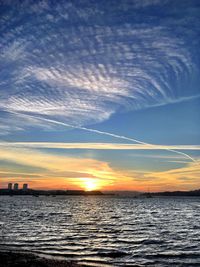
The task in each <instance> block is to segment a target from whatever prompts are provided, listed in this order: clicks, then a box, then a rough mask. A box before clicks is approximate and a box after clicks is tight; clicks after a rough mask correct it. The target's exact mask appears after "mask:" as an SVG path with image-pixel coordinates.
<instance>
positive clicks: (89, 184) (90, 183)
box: [83, 178, 99, 191]
mask: <svg viewBox="0 0 200 267" xmlns="http://www.w3.org/2000/svg"><path fill="white" fill-rule="evenodd" d="M83 186H84V188H85V190H86V191H92V190H96V189H97V188H98V186H99V185H98V181H96V180H93V179H90V178H86V179H84V184H83Z"/></svg>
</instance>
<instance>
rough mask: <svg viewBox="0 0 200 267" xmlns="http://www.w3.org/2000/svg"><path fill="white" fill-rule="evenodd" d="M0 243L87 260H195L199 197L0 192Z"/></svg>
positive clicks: (199, 261)
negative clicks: (144, 197)
mask: <svg viewBox="0 0 200 267" xmlns="http://www.w3.org/2000/svg"><path fill="white" fill-rule="evenodd" d="M0 229H1V235H0V248H4V249H5V248H9V249H10V248H14V249H18V250H28V251H32V252H36V253H39V254H43V255H48V256H54V257H64V258H66V259H68V260H72V259H73V260H79V261H80V262H81V263H84V264H87V265H90V266H155V267H157V266H160V267H163V266H187V267H188V266H200V199H198V198H174V199H171V198H152V199H134V198H120V197H106V196H105V197H102V196H100V197H96V196H91V197H84V196H80V197H79V196H73V197H70V196H65V197H41V196H40V197H38V198H36V197H31V196H25V197H19V196H14V197H9V196H1V197H0Z"/></svg>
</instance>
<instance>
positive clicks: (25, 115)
mask: <svg viewBox="0 0 200 267" xmlns="http://www.w3.org/2000/svg"><path fill="white" fill-rule="evenodd" d="M6 111H7V112H9V113H13V114H15V115H21V116H24V117H31V118H33V119H38V120H41V121H46V122H50V123H53V124H58V125H62V126H66V127H70V128H73V129H79V130H83V131H87V132H92V133H97V134H101V135H107V136H111V137H114V138H118V139H123V140H128V141H131V142H135V143H138V144H142V145H147V146H152V147H158V148H159V145H155V144H150V143H146V142H143V141H140V140H137V139H134V138H130V137H126V136H123V135H117V134H114V133H109V132H104V131H99V130H95V129H92V128H87V127H83V126H75V125H72V124H68V123H65V122H61V121H57V120H52V119H46V118H41V117H38V116H33V115H30V114H24V113H21V112H15V111H10V110H6ZM163 150H167V151H170V152H173V153H176V154H179V155H182V156H184V157H186V158H188V159H190V160H192V161H193V162H196V160H195V159H193V158H192V157H191V156H189V155H188V154H186V153H183V152H180V151H177V150H174V149H170V148H163Z"/></svg>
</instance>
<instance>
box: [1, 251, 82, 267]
mask: <svg viewBox="0 0 200 267" xmlns="http://www.w3.org/2000/svg"><path fill="white" fill-rule="evenodd" d="M0 259H1V267H19V266H20V267H81V265H80V264H78V263H77V262H75V261H67V260H58V259H48V258H46V257H42V256H38V255H36V254H34V253H31V252H14V251H10V250H9V251H7V250H5V251H2V250H0Z"/></svg>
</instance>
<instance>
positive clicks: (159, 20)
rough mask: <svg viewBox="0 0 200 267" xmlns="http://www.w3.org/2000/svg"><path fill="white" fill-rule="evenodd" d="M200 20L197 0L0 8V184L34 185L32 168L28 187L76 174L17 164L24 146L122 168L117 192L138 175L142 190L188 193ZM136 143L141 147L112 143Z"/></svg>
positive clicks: (198, 98)
mask: <svg viewBox="0 0 200 267" xmlns="http://www.w3.org/2000/svg"><path fill="white" fill-rule="evenodd" d="M199 13H200V3H199V1H197V0H196V1H194V0H190V1H189V0H187V1H186V0H176V1H172V0H163V1H160V0H132V1H131V0H127V1H125V0H122V1H111V0H107V1H103V0H102V1H91V0H86V1H15V2H14V4H13V2H12V1H0V33H1V34H0V50H1V53H0V88H1V93H0V138H1V150H2V151H1V155H2V156H1V158H0V166H1V169H2V171H1V176H2V177H3V178H2V179H3V185H5V183H6V182H7V180H8V177H9V179H10V181H15V180H16V181H17V180H20V181H23V178H22V177H27V179H30V182H33V181H34V179H35V181H36V180H37V175H38V172H40V174H39V175H40V180H38V186H39V184H40V182H41V181H42V179H43V178H44V181H45V182H46V183H48V181H49V179H51V178H50V176H53V177H54V178H56V177H58V179H60V181H61V180H62V179H63V177H66V179H67V178H69V179H68V181H71V180H70V179H71V178H73V179H76V178H77V179H79V178H80V177H79V175H78V174H77V175H71V173H72V172H71V171H70V172H67V171H66V173H65V174H63V170H50V169H48V166H49V165H48V166H46V165H45V166H41V165H40V164H38V163H36V162H35V163H34V164H33V165H34V166H32V165H31V164H30V163H28V162H26V161H25V160H19V159H18V158H17V157H16V155H17V154H20V155H21V157H22V158H24V157H25V155H26V153H28V151H29V153H32V154H34V153H36V154H37V153H40V154H39V155H38V154H37V155H35V158H36V157H37V156H38V158H39V157H40V156H41V157H43V158H44V161H45V158H46V160H47V158H48V159H49V161H51V160H52V161H53V158H51V159H50V156H52V157H57V159H58V161H59V160H60V159H64V158H65V160H69V159H72V158H73V160H74V161H75V160H76V159H77V160H83V161H84V160H88V162H89V163H88V164H90V160H91V161H92V160H93V161H92V163H91V164H93V163H94V162H95V164H97V163H98V162H99V165H100V166H101V164H102V166H105V165H106V166H107V167H106V168H108V169H109V170H108V172H109V171H111V169H112V175H111V176H112V177H114V176H115V175H114V173H116V172H118V171H119V170H120V174H121V177H123V176H125V178H119V179H118V180H117V181H116V183H117V184H118V187H116V188H118V189H120V182H121V184H122V188H125V187H127V186H128V184H129V183H130V184H132V183H133V185H132V187H131V189H134V187H135V188H137V189H143V188H144V187H145V186H146V184H147V180H148V181H151V184H152V188H153V189H152V190H157V188H158V189H165V188H167V189H168V188H169V189H173V188H180V189H185V188H195V187H198V186H199V181H198V179H197V176H198V174H199V169H198V161H199V156H200V152H199V140H200V126H199V125H200V123H199V118H200V112H199V104H200V87H199V84H200V73H199V72H200V71H199V70H200V55H199V46H200V37H199V36H200V18H199ZM67 125H68V126H67ZM70 126H72V127H70ZM93 129H95V130H98V131H99V132H94V131H93ZM106 133H111V134H113V136H111V135H108V134H106ZM114 135H115V136H114ZM120 136H123V137H125V138H121V137H120ZM126 138H132V139H134V140H136V142H134V140H128V139H126ZM137 140H139V141H141V142H144V143H145V144H146V147H145V148H144V147H139V146H138V147H132V148H131V149H130V147H129V149H127V148H124V147H123V148H122V147H120V146H119V145H120V144H121V143H123V144H135V145H136V144H138V142H137ZM5 142H6V144H5ZM16 142H20V143H21V144H20V143H19V144H16ZM38 142H40V143H41V145H38ZM55 142H56V143H58V142H59V143H60V145H59V147H58V146H56V145H55ZM22 143H23V144H22ZM44 143H48V146H47V144H46V145H45V147H44ZM66 143H67V144H68V146H69V144H71V143H73V144H76V145H74V147H66ZM83 143H85V144H87V146H86V145H85V147H84V146H83ZM99 143H101V144H102V145H101V148H100V147H99ZM105 143H109V144H110V146H109V148H108V147H106V149H105ZM61 144H62V145H61ZM78 144H79V145H78ZM88 144H89V145H88ZM114 145H115V147H114ZM140 145H142V144H141V143H140ZM143 145H144V144H143ZM153 145H160V146H163V147H159V148H158V147H157V148H156V146H153ZM61 146H62V147H61ZM78 146H79V147H78ZM97 146H98V148H97ZM164 146H165V147H164ZM172 146H173V147H172ZM186 146H187V147H186ZM150 148H151V149H150ZM166 149H174V150H176V151H179V152H180V151H181V152H183V153H185V154H187V155H189V157H192V159H193V160H190V158H189V157H187V155H186V156H184V155H183V154H180V153H176V152H173V151H167V150H166ZM8 152H9V153H8ZM12 153H13V154H12ZM8 154H9V155H8ZM11 154H12V155H11ZM6 155H7V156H6ZM33 158H34V157H33ZM57 159H55V161H56V160H57ZM81 164H82V163H80V162H79V163H77V166H82V165H81ZM192 164H193V165H192ZM97 165H98V164H97ZM95 166H96V165H95ZM35 168H38V169H37V170H38V172H37V173H36V172H34V170H35ZM41 168H42V170H46V171H41ZM81 168H83V167H81ZM88 168H89V165H88ZM187 168H189V174H188V177H186V178H187V179H189V180H187V183H186V182H185V181H186V180H185V175H186V174H185V173H186V172H187ZM33 169H34V170H33ZM89 169H90V168H89ZM97 169H98V168H97ZM181 170H182V171H183V172H182V176H181V174H180V175H179V176H180V177H177V172H179V173H181ZM192 170H193V171H192ZM194 170H195V171H194ZM59 171H60V173H59ZM74 171H75V170H73V172H74ZM170 171H171V173H172V174H171V173H170V174H168V173H167V172H170ZM61 172H62V175H61ZM94 172H95V171H93V176H94V177H95V179H100V180H101V179H104V180H106V176H105V175H103V176H104V178H102V174H101V173H99V174H98V175H97V174H95V175H94ZM81 173H84V175H85V176H86V177H87V176H90V175H91V173H89V171H88V169H87V170H85V169H83V170H81ZM174 173H175V174H174ZM183 173H184V174H183ZM187 173H188V172H187ZM122 174H123V175H122ZM34 175H35V176H34ZM167 175H168V176H170V175H172V176H173V175H174V177H175V178H174V180H173V181H170V180H169V179H168V178H166V177H168V176H167ZM108 176H109V175H108ZM117 176H118V175H117V174H116V177H117ZM147 176H148V179H147V178H144V177H147ZM34 177H35V178H34ZM59 177H60V178H59ZM119 177H120V175H119ZM127 177H128V178H130V179H129V180H127V184H126V185H123V181H124V180H126V178H127ZM155 177H161V178H160V180H159V182H158V181H157V178H155ZM107 179H108V180H109V177H107ZM120 179H121V180H120ZM123 179H124V180H123ZM145 179H146V180H145ZM144 180H145V181H146V184H145V183H144ZM168 180H169V181H168ZM140 181H141V186H140ZM45 182H44V183H43V184H42V182H41V186H43V187H45V185H44V184H45ZM49 183H50V182H49ZM65 183H67V182H65ZM60 184H61V185H62V186H64V183H63V184H62V183H61V182H60ZM33 185H35V186H36V185H37V183H35V184H33ZM112 185H113V188H114V185H115V181H114V180H113V183H112ZM111 187H112V186H111ZM111 187H110V188H111Z"/></svg>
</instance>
